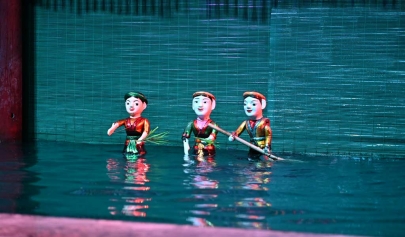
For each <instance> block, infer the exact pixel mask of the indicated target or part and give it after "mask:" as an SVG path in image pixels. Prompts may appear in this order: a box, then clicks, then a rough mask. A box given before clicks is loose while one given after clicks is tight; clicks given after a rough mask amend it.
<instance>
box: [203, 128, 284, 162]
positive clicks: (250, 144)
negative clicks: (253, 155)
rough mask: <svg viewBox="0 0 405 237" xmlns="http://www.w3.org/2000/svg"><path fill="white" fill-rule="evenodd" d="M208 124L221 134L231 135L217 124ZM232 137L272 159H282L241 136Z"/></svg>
mask: <svg viewBox="0 0 405 237" xmlns="http://www.w3.org/2000/svg"><path fill="white" fill-rule="evenodd" d="M208 126H209V127H211V128H213V129H215V130H217V131H219V132H221V133H223V134H225V135H228V136H231V135H232V134H231V133H230V132H227V131H225V130H223V129H222V128H220V127H218V126H215V125H214V124H211V123H208ZM234 138H235V139H236V140H237V141H238V142H240V143H242V144H244V145H246V146H248V147H250V148H252V149H254V150H256V151H258V152H260V153H262V154H263V155H266V156H268V157H270V158H271V159H273V160H284V159H283V158H281V157H278V156H275V155H272V154H270V153H267V152H264V151H263V150H262V149H260V147H257V146H255V145H253V144H252V143H250V142H247V141H245V140H243V139H242V138H240V137H238V136H235V137H234Z"/></svg>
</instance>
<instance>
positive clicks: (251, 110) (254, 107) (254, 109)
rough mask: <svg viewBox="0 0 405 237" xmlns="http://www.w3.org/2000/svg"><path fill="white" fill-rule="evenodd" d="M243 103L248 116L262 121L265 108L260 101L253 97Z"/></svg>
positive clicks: (247, 98)
mask: <svg viewBox="0 0 405 237" xmlns="http://www.w3.org/2000/svg"><path fill="white" fill-rule="evenodd" d="M243 102H244V103H243V108H244V109H245V113H246V115H247V116H249V117H250V118H252V119H260V118H261V117H262V116H263V109H264V107H265V106H262V103H260V100H258V99H256V98H253V97H246V98H245V100H244V101H243Z"/></svg>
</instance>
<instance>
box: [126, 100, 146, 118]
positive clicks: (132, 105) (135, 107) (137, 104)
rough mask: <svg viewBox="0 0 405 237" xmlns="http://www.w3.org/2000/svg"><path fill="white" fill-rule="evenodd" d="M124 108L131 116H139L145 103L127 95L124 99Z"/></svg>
mask: <svg viewBox="0 0 405 237" xmlns="http://www.w3.org/2000/svg"><path fill="white" fill-rule="evenodd" d="M125 108H126V109H127V112H128V113H129V114H130V115H131V116H140V115H141V114H142V111H143V110H144V109H145V108H146V103H144V102H142V100H140V99H138V98H135V97H129V98H128V99H127V100H126V101H125Z"/></svg>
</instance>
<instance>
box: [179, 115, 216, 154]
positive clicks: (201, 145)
mask: <svg viewBox="0 0 405 237" xmlns="http://www.w3.org/2000/svg"><path fill="white" fill-rule="evenodd" d="M208 123H211V124H214V125H216V123H215V122H214V121H212V120H211V119H209V120H208V121H207V122H206V123H205V125H204V126H203V127H202V128H199V127H198V126H197V119H195V120H193V121H191V122H189V123H188V124H187V127H186V128H185V129H184V132H183V136H182V138H183V139H185V138H187V139H189V138H190V135H191V132H193V134H194V136H195V144H194V152H193V153H194V155H204V156H212V155H215V145H214V143H210V142H207V140H205V139H207V138H208V137H209V136H211V135H212V136H213V137H214V140H215V138H216V137H217V134H218V131H217V130H215V129H213V128H211V127H209V126H208ZM202 153H203V154H202Z"/></svg>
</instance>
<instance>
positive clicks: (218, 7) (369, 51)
mask: <svg viewBox="0 0 405 237" xmlns="http://www.w3.org/2000/svg"><path fill="white" fill-rule="evenodd" d="M357 2H359V3H357ZM404 8H405V6H404V4H403V3H401V2H398V1H338V0H336V1H329V2H328V1H299V0H297V1H275V0H274V1H269V0H268V1H266V0H206V1H204V0H177V1H175V0H148V1H145V0H139V1H137V0H127V1H113V0H111V1H101V0H99V1H97V0H87V1H84V0H82V1H79V0H71V1H64V0H55V1H49V0H48V1H35V4H34V9H35V11H34V12H35V42H34V48H35V59H34V60H35V85H34V87H35V94H34V95H35V100H34V101H35V113H34V118H32V119H33V120H34V123H33V124H34V126H35V138H36V139H37V140H52V141H68V142H84V143H95V144H111V143H116V144H118V145H117V151H120V150H121V148H122V147H121V145H122V143H123V141H124V139H125V133H124V130H123V129H121V130H119V131H117V132H116V133H115V134H113V135H112V136H111V137H109V136H107V134H106V132H107V129H108V128H109V127H110V126H111V124H112V123H113V122H114V121H116V120H118V119H122V118H125V117H127V113H126V111H125V107H124V99H123V96H124V94H125V93H127V92H129V91H139V92H142V93H144V94H145V95H146V96H147V98H148V99H149V105H148V107H147V109H146V110H145V111H144V113H143V116H144V117H147V118H148V119H149V120H150V122H151V126H152V128H155V127H159V128H158V130H157V131H158V132H169V135H168V139H169V141H170V143H171V145H174V146H179V152H181V148H180V146H181V139H180V138H181V134H182V132H183V129H184V127H185V126H186V124H187V122H188V121H190V120H192V119H194V118H195V114H194V112H193V111H192V109H191V100H192V94H193V93H194V92H195V91H199V90H205V91H209V92H211V93H213V94H214V95H215V96H216V97H217V107H216V109H215V110H214V111H213V113H212V115H211V117H212V119H214V120H215V121H216V122H217V123H218V124H219V125H220V126H221V127H222V128H224V129H225V130H228V131H232V130H234V129H235V128H236V127H237V126H238V125H239V124H240V122H241V121H243V120H244V119H245V114H244V111H243V99H242V93H243V92H244V91H247V90H255V91H259V92H261V93H263V94H264V95H266V96H267V103H268V107H267V109H266V113H265V114H266V116H267V117H269V118H270V119H271V125H272V130H273V151H274V152H276V153H277V152H293V153H318V154H351V155H356V156H357V155H360V156H377V157H403V156H404V154H405V139H404V138H403V137H404V135H405V119H404V115H405V103H404V102H405V97H404V96H403V91H404V89H405V86H404V83H405V79H404V78H405V53H404V48H405V31H404V26H405V21H404ZM218 138H219V142H220V145H221V147H222V148H227V147H231V146H232V147H234V146H237V143H236V142H235V143H232V144H231V143H228V142H227V139H226V137H225V136H223V135H222V134H219V135H218ZM244 138H246V137H244ZM237 148H240V149H244V150H246V148H245V147H242V146H240V145H238V146H237Z"/></svg>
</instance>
